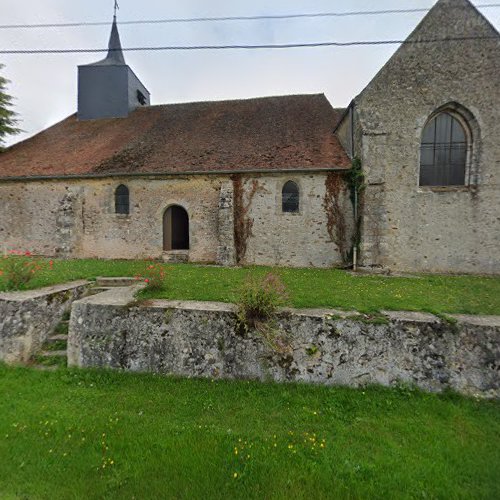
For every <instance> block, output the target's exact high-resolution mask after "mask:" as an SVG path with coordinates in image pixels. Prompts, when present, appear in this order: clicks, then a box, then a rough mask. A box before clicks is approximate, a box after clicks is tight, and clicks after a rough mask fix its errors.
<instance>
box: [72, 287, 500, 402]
mask: <svg viewBox="0 0 500 500" xmlns="http://www.w3.org/2000/svg"><path fill="white" fill-rule="evenodd" d="M275 335H277V336H279V338H280V339H281V343H280V345H281V348H280V349H279V350H276V349H274V348H272V347H270V346H269V344H268V342H264V340H263V337H262V335H261V334H259V333H258V332H255V331H249V332H246V333H245V332H242V331H241V329H240V328H239V327H238V324H237V317H236V313H235V306H233V305H230V304H219V303H210V302H205V303H203V302H169V301H150V302H148V303H146V304H144V305H142V306H138V305H137V303H135V302H134V288H133V287H132V288H118V289H115V290H112V291H109V292H105V293H102V294H99V295H97V296H94V297H89V298H85V299H82V300H80V301H77V302H75V303H74V304H73V308H72V314H71V321H70V329H69V343H68V362H69V364H70V365H73V366H80V367H107V368H115V369H123V370H131V371H145V372H158V373H164V374H175V375H180V376H187V377H213V378H236V379H240V378H242V379H258V380H274V381H278V382H310V383H321V384H332V385H334V384H337V385H349V386H362V385H365V384H383V385H393V384H397V383H409V384H415V385H417V386H418V387H421V388H423V389H425V390H430V391H441V390H443V389H446V388H451V389H454V390H456V391H459V392H461V393H464V394H475V395H476V394H477V395H483V396H487V397H499V396H500V377H499V372H498V367H499V365H500V317H487V318H481V317H464V316H457V317H456V323H455V322H454V321H452V322H450V321H443V320H440V319H438V318H437V317H435V316H432V315H430V314H421V313H408V312H406V313H405V312H399V313H398V312H388V313H386V314H385V320H384V321H381V322H379V323H378V324H372V323H370V322H369V321H366V318H362V317H359V316H357V315H356V313H349V314H348V313H340V312H338V311H331V310H303V311H301V310H284V311H282V312H281V313H280V314H279V317H278V321H277V325H276V332H275Z"/></svg>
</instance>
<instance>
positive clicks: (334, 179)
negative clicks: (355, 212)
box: [323, 172, 351, 265]
mask: <svg viewBox="0 0 500 500" xmlns="http://www.w3.org/2000/svg"><path fill="white" fill-rule="evenodd" d="M325 188H326V190H325V197H324V199H323V207H324V209H325V213H326V229H327V231H328V235H329V236H330V239H331V240H332V241H333V242H334V243H335V244H336V245H337V248H338V250H339V253H340V256H341V258H342V262H343V264H344V265H348V264H349V261H350V251H351V248H350V244H349V241H348V239H347V224H346V219H345V213H344V210H343V209H342V206H341V205H340V194H341V192H342V191H343V190H345V189H346V184H345V181H344V179H343V174H340V173H338V172H328V174H327V176H326V179H325Z"/></svg>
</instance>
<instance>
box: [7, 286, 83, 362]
mask: <svg viewBox="0 0 500 500" xmlns="http://www.w3.org/2000/svg"><path fill="white" fill-rule="evenodd" d="M87 287H88V282H86V281H75V282H73V283H68V284H65V285H57V286H52V287H47V288H41V289H39V290H31V291H25V292H9V293H0V361H4V362H6V363H18V362H26V361H28V360H29V359H30V357H31V356H32V355H33V354H35V353H36V352H37V351H38V350H40V347H41V346H42V344H43V343H44V342H45V340H47V338H48V337H49V336H50V335H51V334H52V333H53V332H54V329H55V327H56V326H57V324H58V323H59V322H60V321H61V319H62V317H63V314H64V313H65V312H66V311H69V309H70V307H71V303H72V302H73V301H74V300H76V299H79V298H81V297H82V296H83V294H84V293H85V291H86V290H87Z"/></svg>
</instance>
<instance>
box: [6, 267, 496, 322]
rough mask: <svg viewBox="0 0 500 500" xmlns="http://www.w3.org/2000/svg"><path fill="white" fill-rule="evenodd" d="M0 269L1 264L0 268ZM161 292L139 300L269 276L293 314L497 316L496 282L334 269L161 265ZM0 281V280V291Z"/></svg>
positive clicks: (74, 270)
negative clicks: (320, 310) (277, 281)
mask: <svg viewBox="0 0 500 500" xmlns="http://www.w3.org/2000/svg"><path fill="white" fill-rule="evenodd" d="M0 266H1V262H0ZM146 266H147V264H145V262H144V261H123V260H122V261H121V260H109V261H107V260H106V261H105V260H93V259H83V260H54V264H53V267H52V268H49V266H45V267H44V268H43V269H42V270H40V271H39V272H38V273H37V274H36V275H35V277H34V279H33V281H32V282H30V284H29V287H30V288H39V287H42V286H47V285H52V284H56V283H63V282H66V281H71V280H76V279H81V278H85V279H93V278H95V277H97V276H135V275H138V274H141V273H142V272H143V271H144V270H145V268H146ZM164 268H165V272H166V276H165V282H166V285H165V290H164V291H161V292H143V294H142V295H141V298H143V299H151V298H164V299H175V300H208V301H220V302H235V301H236V300H237V292H238V289H239V288H240V287H241V285H242V283H243V282H244V280H245V278H246V277H247V276H248V275H249V274H250V275H254V276H263V275H265V274H266V273H268V272H270V271H273V272H275V273H276V274H278V275H279V276H280V277H281V279H282V280H283V282H284V283H285V285H286V287H287V289H288V293H289V295H290V298H291V305H293V306H294V307H298V308H308V307H312V308H314V307H326V308H340V309H350V310H352V309H354V310H357V311H360V312H363V313H376V312H377V311H380V310H384V309H388V310H408V311H427V312H433V313H439V314H446V313H448V314H450V313H451V314H452V313H464V314H500V278H498V277H484V276H444V275H422V276H416V277H409V278H400V277H387V276H366V275H352V274H351V273H348V272H346V271H342V270H339V269H292V268H269V267H243V268H227V267H215V266H200V265H193V264H177V265H165V266H164ZM1 287H2V276H0V289H1Z"/></svg>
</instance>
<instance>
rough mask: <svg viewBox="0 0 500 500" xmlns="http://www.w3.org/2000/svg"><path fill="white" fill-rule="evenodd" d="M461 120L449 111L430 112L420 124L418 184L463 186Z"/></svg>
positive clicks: (464, 149) (463, 133) (464, 152)
mask: <svg viewBox="0 0 500 500" xmlns="http://www.w3.org/2000/svg"><path fill="white" fill-rule="evenodd" d="M465 127H466V125H465V122H464V121H462V120H459V118H458V117H457V116H455V115H452V114H451V113H447V112H442V113H439V114H437V115H436V116H434V117H433V118H432V119H431V120H429V122H427V125H426V126H425V128H424V132H423V135H422V143H421V147H420V185H421V186H463V185H464V184H465V170H466V164H467V148H468V144H467V142H468V139H467V137H468V135H470V134H467V130H466V128H465Z"/></svg>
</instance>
